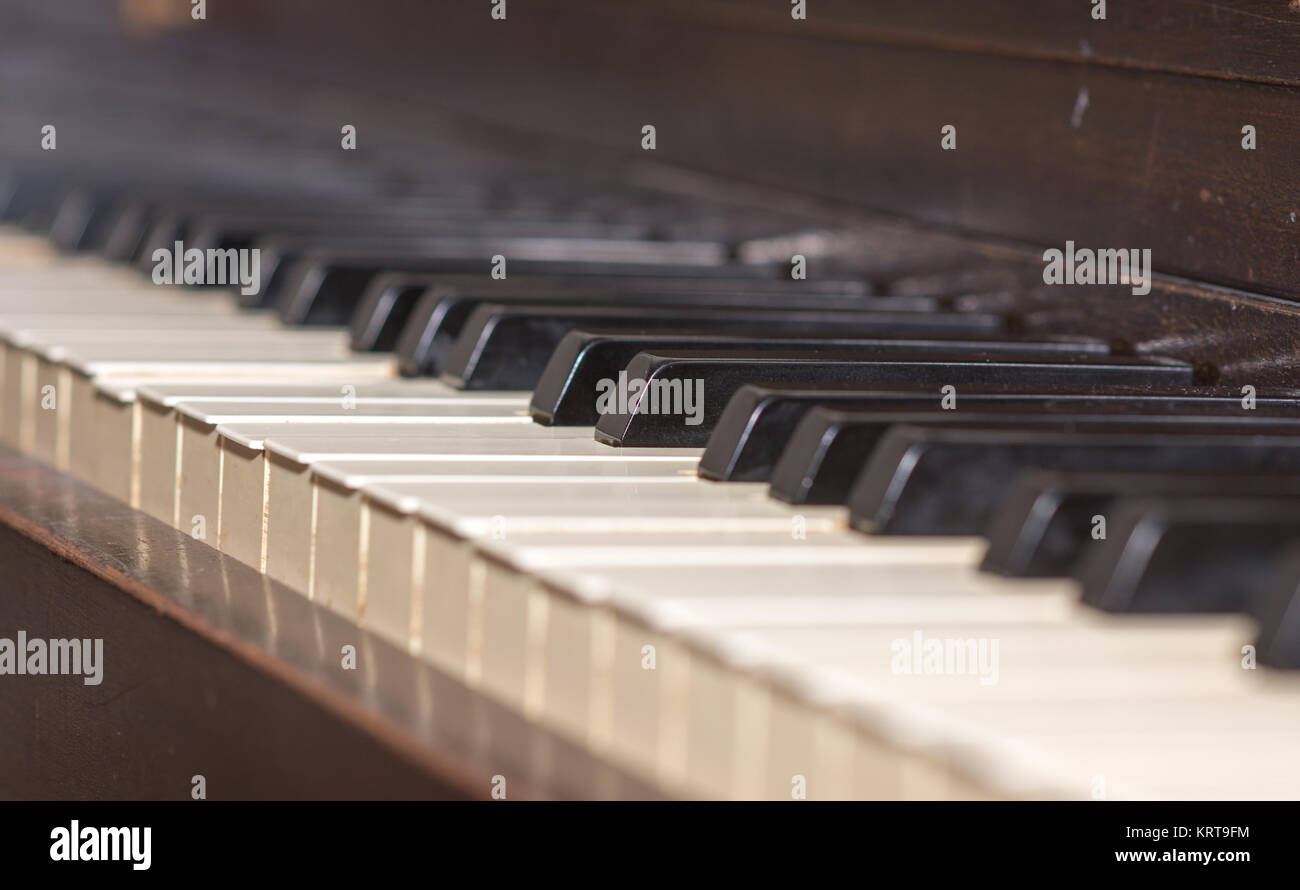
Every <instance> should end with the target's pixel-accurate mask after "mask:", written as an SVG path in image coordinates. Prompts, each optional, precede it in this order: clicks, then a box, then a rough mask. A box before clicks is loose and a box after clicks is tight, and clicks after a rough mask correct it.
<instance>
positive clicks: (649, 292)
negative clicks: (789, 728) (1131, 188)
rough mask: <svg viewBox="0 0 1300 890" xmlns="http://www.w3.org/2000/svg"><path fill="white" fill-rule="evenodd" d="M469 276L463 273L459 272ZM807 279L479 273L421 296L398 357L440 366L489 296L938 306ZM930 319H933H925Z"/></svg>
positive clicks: (701, 305) (898, 308)
mask: <svg viewBox="0 0 1300 890" xmlns="http://www.w3.org/2000/svg"><path fill="white" fill-rule="evenodd" d="M461 280H463V279H461ZM806 283H807V282H798V283H797V285H794V286H792V283H791V282H789V281H783V280H779V279H778V280H762V279H760V280H749V279H739V280H736V279H727V278H721V277H716V278H690V277H677V276H666V275H658V276H652V277H645V278H638V277H632V276H626V275H625V276H616V277H601V276H594V275H588V276H581V277H574V276H567V277H566V276H554V275H533V276H530V277H516V278H515V279H513V280H512V281H511V282H510V284H509V285H508V286H507V287H502V286H501V284H502V282H487V283H484V282H483V281H482V279H481V278H480V279H478V280H477V282H476V283H474V284H469V285H466V286H464V287H461V286H458V285H457V286H449V285H448V284H446V283H441V282H440V283H438V284H436V285H434V286H432V287H430V289H429V290H428V291H426V292H425V293H424V294H423V295H422V296H421V297H420V300H419V302H418V303H417V304H416V306H415V309H414V310H413V311H412V313H411V316H410V318H409V319H408V320H407V322H406V325H405V328H404V330H403V331H402V334H401V336H400V337H399V338H398V341H397V358H398V362H399V366H400V369H401V372H402V374H404V375H405V376H408V377H419V376H431V375H433V374H437V373H440V372H441V371H442V370H443V369H444V367H445V366H446V364H447V361H448V358H449V356H450V355H451V351H452V349H453V348H454V347H455V344H456V341H457V339H459V337H460V335H461V333H462V332H463V331H464V330H465V326H466V324H468V322H469V319H470V318H471V317H472V316H473V314H474V312H476V311H477V310H478V309H479V307H481V306H483V305H484V304H487V303H492V304H502V303H506V304H518V303H528V304H537V305H539V306H540V305H545V306H571V307H577V306H590V307H596V306H610V307H618V306H638V305H649V306H653V307H660V308H663V307H668V306H681V307H685V308H690V309H705V308H722V307H732V308H737V309H740V308H750V309H761V308H789V309H791V310H794V309H809V310H821V309H827V310H849V309H861V310H866V311H871V312H899V313H919V312H933V311H934V310H935V306H934V303H933V301H931V300H926V299H923V298H916V297H874V296H870V295H869V293H867V292H865V291H864V289H863V288H861V287H860V286H859V283H858V282H816V283H814V285H813V287H811V288H808V289H805V288H804V285H805V284H806ZM927 324H929V323H927ZM955 324H958V325H960V327H961V329H962V331H963V333H964V332H965V331H967V330H969V331H973V332H975V331H988V332H993V331H996V330H999V329H1000V328H1001V324H1002V322H1001V320H1000V319H999V318H997V317H996V316H993V315H967V316H964V317H963V319H962V320H961V321H960V322H957V323H955Z"/></svg>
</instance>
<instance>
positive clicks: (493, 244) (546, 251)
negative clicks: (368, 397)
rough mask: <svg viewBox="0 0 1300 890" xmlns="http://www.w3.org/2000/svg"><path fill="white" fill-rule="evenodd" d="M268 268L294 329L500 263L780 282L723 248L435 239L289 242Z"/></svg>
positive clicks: (268, 301) (337, 319) (276, 246)
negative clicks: (327, 244) (340, 245)
mask: <svg viewBox="0 0 1300 890" xmlns="http://www.w3.org/2000/svg"><path fill="white" fill-rule="evenodd" d="M258 247H259V248H260V249H261V250H262V251H263V253H262V262H263V268H264V269H267V268H270V269H271V270H272V275H271V280H270V282H269V286H268V288H267V289H266V293H265V295H264V296H263V297H262V303H261V304H262V305H273V306H274V307H275V309H276V313H277V314H278V315H279V317H280V320H281V321H284V322H285V323H286V324H309V325H316V324H321V325H326V324H328V325H333V324H347V323H348V321H349V320H350V319H351V317H352V313H353V312H354V311H355V310H356V307H357V304H358V303H359V302H360V300H361V295H362V294H363V293H364V292H365V289H366V288H367V287H368V286H369V285H370V284H371V282H372V281H373V280H374V279H375V277H376V276H378V275H380V274H382V273H384V272H411V273H430V274H432V273H447V274H459V275H470V274H475V273H477V274H479V275H482V276H483V279H484V280H485V281H493V280H494V279H492V277H491V272H492V268H493V263H492V257H493V256H496V255H500V256H503V257H505V258H506V276H507V278H506V280H509V276H511V275H537V274H542V275H604V276H617V275H623V276H629V275H630V276H642V277H644V276H652V275H683V274H685V275H689V276H693V277H694V276H701V275H709V274H716V275H718V276H719V277H724V276H725V277H735V278H743V277H745V276H746V275H753V276H754V277H774V275H775V273H774V272H773V271H772V270H771V269H759V268H754V269H751V270H749V271H742V270H743V269H744V267H737V266H733V265H724V264H723V263H722V260H723V259H724V255H723V254H722V253H721V252H718V251H717V250H716V248H718V245H715V244H709V243H705V242H699V243H683V242H672V243H669V242H658V241H625V240H622V241H620V240H607V241H601V240H600V239H568V240H562V239H546V238H533V239H528V238H505V237H481V238H475V237H467V238H429V239H421V240H419V241H413V242H408V243H405V244H401V245H397V246H394V245H392V244H377V245H375V246H374V250H373V251H372V252H370V253H366V254H362V253H358V252H357V248H356V247H353V248H350V249H346V252H343V253H340V252H334V251H322V250H320V249H316V248H313V249H311V250H308V249H307V248H306V245H295V244H294V243H293V242H291V241H286V240H285V239H276V240H275V241H274V242H271V243H259V244H258Z"/></svg>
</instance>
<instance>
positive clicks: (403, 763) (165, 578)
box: [0, 450, 658, 800]
mask: <svg viewBox="0 0 1300 890" xmlns="http://www.w3.org/2000/svg"><path fill="white" fill-rule="evenodd" d="M0 566H3V567H4V577H3V581H2V582H0V636H4V637H8V638H10V639H13V638H14V637H15V636H16V634H17V631H19V630H25V631H26V632H27V634H28V637H29V638H38V637H39V638H45V639H50V638H58V639H67V638H101V639H103V640H104V674H103V677H104V678H103V682H102V684H101V685H98V686H86V685H84V684H83V682H82V680H81V678H80V677H68V676H36V677H33V676H12V675H5V676H0V725H3V726H4V728H5V731H4V732H3V733H0V798H44V799H103V798H109V799H188V798H189V796H190V790H191V779H192V777H193V776H194V775H203V776H204V777H205V778H206V782H207V794H208V799H209V800H230V799H258V800H261V799H322V798H324V799H412V798H418V799H444V798H458V799H484V800H486V799H489V796H490V791H491V788H492V777H493V776H496V775H501V776H504V777H505V778H506V789H507V794H508V799H529V798H539V797H541V798H551V797H560V798H602V797H631V798H637V799H645V798H654V797H657V796H658V794H657V792H656V791H654V790H653V789H652V788H650V787H648V786H644V785H642V784H640V783H639V782H637V781H636V780H635V779H633V778H631V777H630V776H627V775H625V774H623V773H621V772H620V771H619V770H617V769H615V768H612V767H610V766H609V765H608V764H606V763H603V762H602V761H600V760H597V759H595V758H593V757H591V756H589V755H588V754H587V753H585V752H584V751H583V750H581V749H579V748H577V747H576V746H574V745H572V744H570V743H568V742H566V741H565V740H563V739H560V738H558V737H556V736H555V735H553V734H551V733H549V732H546V731H545V730H542V729H540V728H538V727H537V726H535V725H533V724H530V723H528V722H526V721H524V720H523V719H522V718H520V717H518V716H516V715H514V714H513V713H512V712H510V711H508V710H506V709H505V708H502V707H500V706H498V705H495V704H494V703H492V702H491V701H489V700H486V699H484V698H483V697H482V696H479V695H477V694H474V693H472V692H470V691H469V690H468V689H466V688H465V687H464V686H462V685H461V684H459V683H458V682H456V681H454V680H452V679H451V678H449V677H447V676H445V675H443V674H441V673H440V672H438V671H436V670H435V669H433V668H431V667H429V666H428V665H426V664H423V663H421V662H419V661H417V660H415V659H413V658H411V657H410V656H408V655H406V654H405V653H403V652H401V651H399V650H397V649H395V648H394V647H392V646H390V645H389V644H387V643H386V642H384V641H383V640H380V639H378V638H376V637H374V636H373V635H371V634H368V633H365V632H363V631H360V630H358V629H357V628H355V627H352V626H351V625H349V624H348V623H347V622H346V621H344V620H343V619H342V618H340V617H338V616H337V615H334V614H333V613H331V612H329V611H328V610H325V609H322V608H320V607H317V606H315V605H313V604H312V603H310V602H308V601H307V600H305V599H303V598H302V597H301V596H300V595H298V594H296V593H294V592H293V591H291V590H289V589H288V588H286V587H284V586H283V585H280V584H277V583H275V582H273V581H270V580H269V579H267V578H266V577H265V576H263V575H261V574H259V573H258V572H255V571H253V570H252V569H250V568H248V567H247V566H244V565H242V564H240V563H238V562H236V561H234V560H231V559H228V558H225V557H223V556H221V555H220V554H219V553H217V552H216V551H215V550H212V549H211V548H210V547H208V546H207V545H206V544H203V543H200V542H197V541H194V540H191V539H189V538H188V537H187V536H185V535H183V534H181V533H179V532H177V531H175V530H174V529H171V528H168V527H166V526H165V525H163V524H162V523H160V522H157V521H156V520H153V519H151V518H149V517H147V516H145V515H144V514H142V513H138V512H136V511H134V510H131V509H130V508H129V507H127V506H125V505H124V504H122V503H120V502H118V501H116V500H114V499H112V498H109V497H107V496H105V495H102V494H99V493H98V492H96V491H94V490H92V489H90V488H88V487H87V486H85V485H83V484H81V483H79V482H76V481H75V480H72V479H71V478H70V477H68V476H65V475H63V474H60V473H58V472H56V471H54V470H52V469H49V468H48V467H46V466H44V465H42V464H40V463H37V462H35V461H32V460H29V459H26V458H21V457H18V456H16V455H14V454H13V453H12V452H9V451H7V450H4V451H2V452H0ZM345 644H348V645H354V646H356V647H357V653H358V658H357V669H356V670H343V669H342V666H341V658H340V653H341V649H342V646H343V645H345Z"/></svg>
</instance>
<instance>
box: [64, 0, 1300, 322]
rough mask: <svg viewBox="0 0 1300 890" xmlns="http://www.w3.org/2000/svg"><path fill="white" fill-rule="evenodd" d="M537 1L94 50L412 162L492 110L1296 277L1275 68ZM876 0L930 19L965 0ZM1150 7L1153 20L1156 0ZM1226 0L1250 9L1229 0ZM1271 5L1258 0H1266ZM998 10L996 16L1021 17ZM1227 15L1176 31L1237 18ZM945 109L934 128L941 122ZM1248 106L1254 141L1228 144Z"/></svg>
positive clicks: (958, 218) (290, 4) (492, 115)
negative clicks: (1018, 52) (1234, 75)
mask: <svg viewBox="0 0 1300 890" xmlns="http://www.w3.org/2000/svg"><path fill="white" fill-rule="evenodd" d="M542 2H543V0H536V2H532V0H523V2H521V0H514V2H512V3H511V4H510V5H509V10H510V11H509V17H508V19H507V21H506V22H495V21H493V20H492V19H491V18H490V17H489V15H488V14H487V7H488V4H482V8H480V6H478V5H474V4H454V5H453V4H420V3H409V2H391V3H389V4H385V5H383V7H382V9H383V14H382V15H381V14H379V13H378V12H377V11H376V10H375V9H374V8H371V7H366V8H364V9H363V8H361V7H359V6H356V5H350V4H339V3H336V2H331V3H304V2H302V0H281V2H277V3H275V4H273V5H268V6H267V7H265V9H264V10H263V12H262V14H261V15H260V16H259V19H258V24H257V26H256V27H255V28H248V27H238V28H234V29H233V30H229V31H226V30H223V29H221V28H208V29H204V28H192V29H187V30H185V31H184V32H183V33H178V34H176V35H173V36H169V37H168V38H167V39H163V40H156V41H152V42H145V43H142V44H139V45H138V46H137V47H136V48H135V50H134V51H133V52H132V53H131V54H130V56H129V59H127V60H121V59H117V60H115V64H116V65H117V67H118V68H119V69H120V68H121V67H123V66H124V64H125V62H126V61H129V62H130V63H131V64H132V65H134V66H137V68H138V69H139V70H141V71H144V72H146V74H150V72H152V73H151V74H150V76H163V75H164V73H166V76H169V77H172V78H180V79H183V80H185V81H187V82H189V83H191V84H192V89H193V90H194V92H195V94H196V95H197V96H200V97H203V98H204V99H205V101H211V100H210V99H209V97H210V96H211V95H213V94H219V95H220V96H221V98H222V101H223V102H224V103H225V104H227V105H234V106H236V107H237V106H238V104H239V103H240V102H246V103H248V104H250V105H251V104H253V103H256V102H258V101H266V100H267V99H266V97H267V95H268V91H269V90H270V87H271V86H274V87H275V90H274V91H271V92H270V93H269V94H270V95H271V96H273V97H274V100H275V101H277V102H280V103H282V104H283V105H284V107H285V110H286V115H288V114H289V112H290V111H292V112H293V115H292V120H293V125H294V126H295V127H301V128H306V129H308V130H311V131H315V130H319V131H320V132H321V133H322V134H327V133H330V134H332V133H336V132H337V127H338V121H339V120H340V119H341V116H343V115H346V116H347V119H348V120H352V121H359V122H360V124H361V125H362V127H363V130H362V131H363V132H366V133H371V134H376V135H374V136H372V137H371V138H372V140H373V141H372V142H371V143H370V144H375V143H376V142H378V143H382V144H385V145H392V146H397V145H404V146H406V148H405V157H406V159H407V160H408V161H409V162H410V163H415V164H433V163H436V158H437V152H436V148H437V145H438V141H439V131H440V128H441V127H443V126H444V125H445V121H444V120H442V119H436V116H435V115H433V114H432V110H433V109H441V110H446V111H450V112H455V113H458V114H461V115H464V116H467V117H469V118H471V119H474V120H478V121H485V122H488V123H490V124H494V125H497V126H498V127H500V128H501V131H502V132H505V133H513V134H514V142H515V145H516V147H517V148H519V149H520V150H522V151H523V152H525V153H529V152H532V151H534V150H540V148H541V147H542V146H545V147H546V148H547V149H548V150H549V151H551V152H554V153H558V154H559V155H560V156H561V157H563V156H564V154H565V152H566V150H567V151H569V152H570V156H571V157H572V158H573V159H575V160H577V159H582V160H581V162H582V163H584V164H585V163H587V158H588V155H589V154H590V153H591V152H592V151H601V150H603V151H604V152H605V153H607V154H608V156H610V157H612V158H622V159H624V161H625V162H626V163H628V164H630V165H632V166H630V167H628V168H627V171H626V175H628V176H629V177H631V176H635V175H642V174H646V173H647V171H648V172H649V173H650V174H654V175H657V173H658V172H660V171H662V170H663V169H664V168H665V166H668V167H672V168H681V169H689V170H694V171H703V172H707V173H709V174H713V175H716V176H719V177H725V178H728V179H731V180H735V181H740V182H745V183H752V184H757V185H759V186H762V187H765V188H769V189H772V190H781V191H784V192H787V193H792V194H798V195H801V196H809V197H814V198H818V199H822V200H824V201H826V202H831V203H834V204H835V205H837V206H843V207H848V208H855V209H861V210H873V211H880V212H885V213H889V214H897V215H902V216H906V217H910V218H913V219H918V220H922V221H924V222H927V223H930V224H935V225H939V226H945V227H951V228H953V229H956V230H959V231H966V232H973V233H986V234H992V235H995V236H999V237H1004V238H1010V239H1015V240H1019V241H1023V242H1026V243H1029V244H1032V245H1038V246H1040V248H1041V247H1048V246H1058V247H1059V246H1061V245H1062V244H1063V243H1064V242H1065V241H1066V240H1073V241H1075V242H1076V243H1078V244H1079V245H1081V246H1091V247H1128V248H1150V249H1151V250H1152V253H1153V261H1154V264H1155V266H1156V268H1157V269H1159V270H1161V271H1164V272H1168V273H1172V274H1177V275H1183V276H1187V277H1191V278H1199V279H1205V280H1209V281H1214V282H1218V283H1221V284H1228V285H1233V286H1238V287H1244V288H1249V289H1255V290H1260V291H1263V292H1267V293H1271V294H1278V295H1286V296H1291V297H1300V173H1298V172H1297V166H1296V164H1297V158H1300V90H1297V89H1295V88H1292V87H1283V86H1275V85H1271V84H1261V83H1253V82H1246V81H1240V80H1230V79H1218V78H1203V77H1186V76H1182V75H1175V74H1164V73H1160V72H1157V71H1151V70H1144V69H1133V68H1124V67H1104V66H1094V65H1079V64H1075V63H1074V62H1072V61H1067V60H1056V59H1053V58H1038V57H1035V58H1018V57H1013V56H1010V55H1005V54H999V53H975V52H968V51H964V50H960V51H959V50H953V49H940V48H928V47H923V46H916V45H907V44H905V43H900V44H894V45H885V44H881V45H866V44H863V43H861V42H857V41H854V40H845V39H841V37H840V36H839V35H837V34H826V33H823V32H816V33H813V32H812V31H811V30H809V33H808V34H804V33H803V32H802V31H798V29H797V28H795V31H798V33H794V32H792V31H791V29H789V28H783V29H762V28H753V27H737V26H735V25H725V24H711V23H710V22H708V21H705V20H683V19H682V18H680V17H672V16H666V15H659V14H656V15H648V14H646V13H645V12H644V10H645V9H646V7H645V6H642V5H630V4H601V5H599V8H600V9H603V10H604V11H603V12H600V13H599V14H597V13H596V12H593V9H594V8H595V7H592V6H591V4H587V3H582V4H581V6H582V8H581V9H577V10H575V9H565V8H560V7H557V6H549V5H548V6H545V7H543V6H540V5H539V4H540V3H542ZM547 2H556V3H558V2H560V0H547ZM566 2H567V0H566ZM820 2H829V0H820ZM775 5H776V6H778V7H780V8H781V9H784V8H785V5H784V4H783V3H776V4H775ZM921 5H922V7H924V5H925V4H921ZM1080 5H1081V6H1083V7H1085V8H1086V6H1087V4H1080ZM1138 5H1141V4H1116V3H1112V4H1111V9H1112V12H1113V13H1114V14H1120V13H1119V12H1118V10H1119V9H1120V7H1125V8H1128V7H1134V6H1138ZM1024 7H1025V5H1024V4H1019V3H1012V4H1010V5H998V6H997V7H996V8H997V9H998V10H1002V11H1003V12H1005V11H1006V10H1008V9H1011V10H1021V11H1022V12H1023V10H1024ZM818 8H819V7H818V5H817V4H816V3H814V6H813V9H814V12H815V11H816V10H817V9H818ZM839 8H840V7H835V6H831V7H829V8H828V11H827V12H826V13H825V14H827V15H830V14H832V13H834V11H835V10H836V9H839ZM844 8H847V7H844ZM869 8H871V9H873V10H875V9H876V8H877V7H876V5H875V4H873V5H871V7H869ZM879 8H880V9H881V10H883V11H882V12H880V13H879V14H880V15H882V16H886V17H887V16H888V15H896V16H903V17H904V18H907V17H908V16H915V27H917V28H928V27H930V26H931V24H932V25H933V27H934V29H937V30H938V31H939V32H942V31H943V29H944V28H945V27H953V28H958V27H959V26H960V27H965V26H964V25H962V22H963V21H965V20H966V19H965V18H964V16H965V17H970V16H974V17H975V18H978V16H977V15H976V14H975V13H974V12H971V13H963V14H956V13H954V15H953V17H952V19H951V21H950V22H949V23H947V24H945V21H944V20H943V17H942V16H940V17H938V18H939V20H938V21H936V22H933V23H929V22H922V21H921V18H920V13H906V14H905V13H904V12H902V11H900V10H902V8H903V7H902V5H901V0H900V3H885V4H883V5H882V6H881V7H879ZM972 8H975V7H974V6H973V5H972ZM981 8H983V7H982V6H981ZM1047 8H1048V9H1053V10H1059V9H1060V7H1059V6H1057V5H1055V4H1049V5H1048V6H1047ZM1152 8H1153V9H1154V10H1155V11H1154V12H1152V13H1151V14H1152V15H1157V19H1156V20H1157V21H1163V19H1159V18H1158V11H1159V9H1160V8H1165V9H1169V8H1172V7H1169V6H1168V4H1164V5H1161V4H1157V5H1156V6H1155V7H1152ZM1199 8H1200V7H1197V9H1199ZM1231 8H1232V9H1235V10H1238V11H1239V12H1238V13H1237V15H1238V17H1239V18H1243V19H1249V20H1250V21H1252V22H1254V21H1257V19H1254V18H1252V16H1251V15H1246V14H1245V13H1246V12H1250V11H1252V10H1253V9H1254V7H1251V6H1249V5H1248V4H1246V3H1245V2H1242V3H1240V4H1238V5H1236V6H1231ZM1225 9H1226V7H1225ZM890 10H894V12H892V13H891V12H890ZM873 14H875V13H873ZM1125 14H1128V13H1125ZM1133 14H1136V13H1133ZM1170 14H1171V13H1170ZM1222 14H1223V15H1228V14H1229V13H1228V12H1227V11H1225V12H1223V13H1222ZM1290 15H1292V12H1291V11H1290V10H1289V8H1288V7H1287V6H1286V3H1284V2H1279V3H1278V10H1277V12H1276V14H1275V15H1274V19H1277V18H1278V17H1281V21H1282V22H1285V20H1286V19H1285V17H1286V16H1290ZM705 18H707V17H705ZM902 20H903V19H899V21H902ZM997 20H998V19H997V17H996V16H995V17H994V18H993V19H992V21H997ZM1034 20H1035V21H1038V19H1034ZM1045 20H1050V21H1055V18H1054V17H1052V16H1047V17H1046V18H1045ZM908 21H912V19H908ZM1016 21H1017V22H1019V23H1020V24H1017V25H1016V27H1015V28H1011V29H1009V33H1012V34H1015V33H1020V31H1017V28H1019V29H1021V30H1023V29H1024V28H1025V27H1028V26H1027V25H1024V24H1023V22H1024V17H1023V15H1022V16H1020V17H1017V18H1016ZM1258 21H1262V20H1258ZM1274 26H1275V28H1276V31H1277V33H1280V34H1286V33H1288V32H1287V30H1286V28H1285V27H1284V25H1283V24H1280V23H1277V22H1274V23H1273V25H1270V26H1269V27H1270V28H1272V27H1274ZM908 27H913V26H912V25H908ZM1242 27H1246V26H1244V25H1243V26H1242ZM1250 27H1255V26H1254V25H1251V26H1250ZM1261 27H1262V26H1261ZM1173 31H1177V28H1173ZM1048 33H1051V32H1050V29H1049V32H1048ZM1224 33H1225V35H1226V36H1222V37H1221V38H1220V39H1218V40H1208V41H1207V40H1202V41H1200V42H1199V43H1197V42H1196V41H1192V40H1191V39H1190V38H1186V37H1184V36H1181V35H1180V36H1179V37H1178V38H1177V39H1176V41H1175V42H1176V43H1178V44H1180V45H1186V46H1191V45H1192V44H1195V45H1198V46H1207V47H1211V48H1213V47H1216V46H1223V45H1234V44H1235V43H1238V42H1239V41H1238V40H1237V37H1236V35H1237V34H1238V31H1237V30H1235V29H1232V30H1229V31H1225V32H1224ZM1243 40H1245V42H1247V43H1249V42H1250V40H1249V39H1248V38H1243ZM1288 42H1290V43H1292V44H1293V43H1294V42H1293V41H1288ZM1298 56H1300V54H1296V53H1292V56H1291V58H1292V59H1295V58H1296V57H1298ZM182 60H183V61H182ZM233 60H237V64H236V63H235V61H233ZM84 70H85V71H86V72H87V73H90V72H93V71H94V63H93V62H87V63H86V67H85V69H84ZM259 83H260V84H262V85H263V88H262V89H261V90H259V89H258V84H259ZM286 84H288V85H296V88H297V91H298V93H297V94H298V95H299V96H301V101H297V102H294V101H292V97H293V96H294V92H293V91H288V90H287V88H286V86H285V85H286ZM311 85H315V86H316V88H315V89H312V87H311ZM645 123H654V124H655V125H656V126H657V127H658V131H659V132H658V135H659V149H658V150H657V151H656V152H655V153H653V155H651V154H649V153H646V152H642V151H640V150H639V139H640V128H641V126H642V125H643V124H645ZM948 123H951V124H953V125H955V126H956V127H957V128H958V149H957V150H956V151H953V152H944V151H941V150H940V146H939V128H940V127H941V126H942V125H943V124H948ZM1247 124H1250V125H1253V126H1255V127H1256V128H1257V131H1258V148H1257V149H1256V150H1254V151H1246V150H1243V149H1242V147H1241V139H1242V136H1241V128H1242V127H1243V126H1244V125H1247ZM322 138H324V136H322ZM578 147H582V149H579V148H578ZM584 151H585V152H586V153H584ZM647 161H654V162H657V164H656V165H648V164H646V163H645V162H647ZM638 165H639V166H638ZM688 187H689V186H688Z"/></svg>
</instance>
